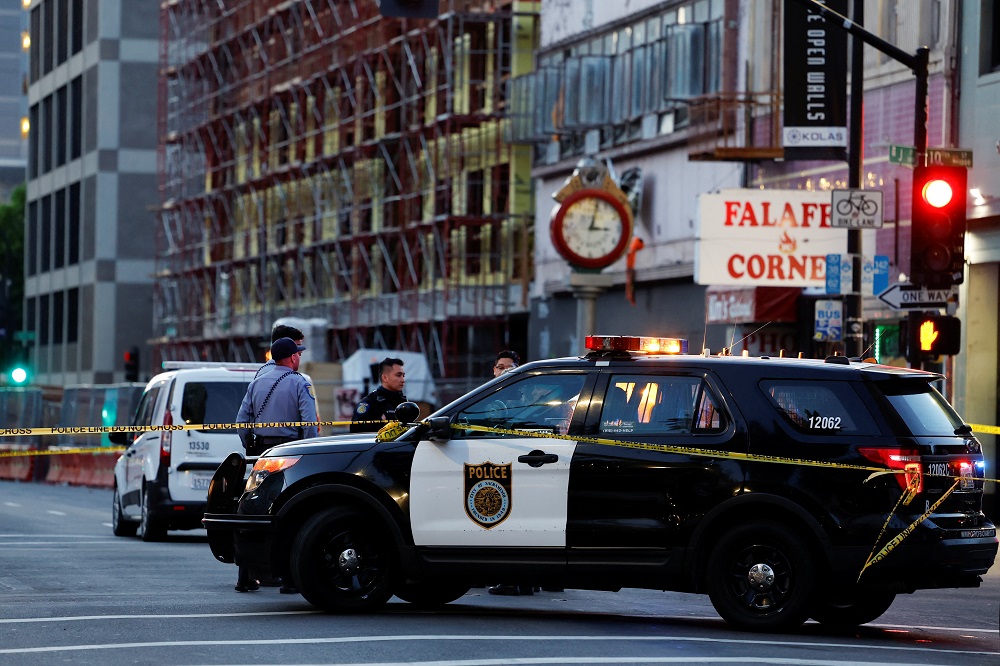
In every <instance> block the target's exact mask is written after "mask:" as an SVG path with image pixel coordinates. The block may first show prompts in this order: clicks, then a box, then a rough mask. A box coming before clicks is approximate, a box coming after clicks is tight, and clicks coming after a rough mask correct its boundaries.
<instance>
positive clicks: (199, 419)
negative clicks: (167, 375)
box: [169, 370, 253, 502]
mask: <svg viewBox="0 0 1000 666" xmlns="http://www.w3.org/2000/svg"><path fill="white" fill-rule="evenodd" d="M222 372H224V373H225V375H226V376H225V377H220V376H219V374H220V372H219V371H213V372H211V373H197V375H199V376H195V373H190V374H188V373H185V374H187V376H185V377H184V380H183V382H181V381H178V385H177V386H176V387H175V390H174V395H173V396H172V400H171V402H172V405H171V409H173V410H175V411H174V413H173V421H174V423H175V424H183V425H203V424H204V425H213V424H226V423H233V422H234V421H236V414H237V412H239V408H240V403H241V402H242V400H243V396H244V395H245V394H246V390H247V386H248V385H249V383H250V380H251V379H253V372H241V371H232V370H224V371H222ZM242 451H243V444H242V443H241V442H240V438H239V435H238V434H237V432H236V430H235V429H218V428H197V429H192V430H183V431H176V432H173V433H172V443H171V467H172V468H173V473H172V474H171V475H170V482H169V486H170V496H171V498H172V499H173V500H174V501H178V502H203V501H205V499H206V496H207V493H208V486H209V483H210V482H211V481H212V475H213V474H214V473H215V470H216V469H218V467H219V465H220V464H221V463H222V461H223V460H225V459H226V457H227V456H228V455H229V454H231V453H234V452H242Z"/></svg>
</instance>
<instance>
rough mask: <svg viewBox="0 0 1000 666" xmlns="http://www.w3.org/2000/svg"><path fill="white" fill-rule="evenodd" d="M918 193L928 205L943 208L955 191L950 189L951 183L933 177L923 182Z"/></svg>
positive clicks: (949, 201)
mask: <svg viewBox="0 0 1000 666" xmlns="http://www.w3.org/2000/svg"><path fill="white" fill-rule="evenodd" d="M920 195H921V197H922V198H923V200H924V201H926V202H927V204H928V205H930V206H934V208H944V207H945V206H947V205H948V204H950V203H951V200H952V198H953V197H954V196H955V193H954V192H953V191H952V189H951V183H949V182H948V181H947V180H942V179H941V178H935V179H933V180H929V181H927V182H926V183H924V186H923V189H921V191H920Z"/></svg>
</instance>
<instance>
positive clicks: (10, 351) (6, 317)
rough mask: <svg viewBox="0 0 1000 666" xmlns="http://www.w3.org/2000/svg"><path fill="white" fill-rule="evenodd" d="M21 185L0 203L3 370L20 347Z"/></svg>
mask: <svg viewBox="0 0 1000 666" xmlns="http://www.w3.org/2000/svg"><path fill="white" fill-rule="evenodd" d="M24 200H25V188H24V185H23V184H21V185H18V186H17V187H15V188H14V189H13V191H11V193H10V201H8V202H7V203H5V204H0V360H2V361H3V363H4V367H6V364H7V362H8V361H10V360H13V355H14V352H15V350H17V349H19V347H20V345H19V344H16V343H15V342H14V338H13V335H14V332H15V331H18V330H20V329H21V326H22V321H23V320H24V311H23V308H24Z"/></svg>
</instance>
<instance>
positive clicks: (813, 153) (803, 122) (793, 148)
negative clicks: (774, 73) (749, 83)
mask: <svg viewBox="0 0 1000 666" xmlns="http://www.w3.org/2000/svg"><path fill="white" fill-rule="evenodd" d="M824 4H825V5H826V6H827V7H828V8H829V9H832V10H833V11H835V12H838V13H840V14H844V15H846V14H847V0H826V2H825V3H824ZM784 11H785V30H784V36H785V52H784V54H783V55H784V61H785V72H784V73H785V95H784V101H785V104H784V108H785V117H784V121H785V126H784V129H783V133H782V143H783V145H784V148H785V159H788V160H798V159H817V160H822V159H827V160H843V159H846V148H847V31H846V30H844V29H843V28H842V27H841V26H839V25H835V24H834V23H832V22H830V21H827V20H826V19H824V18H823V16H822V14H820V13H819V12H815V11H812V10H811V9H809V8H808V7H806V6H803V5H802V4H800V3H798V2H785V3H784Z"/></svg>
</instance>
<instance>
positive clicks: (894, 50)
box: [791, 0, 930, 356]
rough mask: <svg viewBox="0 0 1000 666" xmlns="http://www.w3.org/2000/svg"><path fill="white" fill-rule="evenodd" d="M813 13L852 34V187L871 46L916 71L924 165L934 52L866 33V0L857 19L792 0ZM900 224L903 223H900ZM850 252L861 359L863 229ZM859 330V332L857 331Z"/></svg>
mask: <svg viewBox="0 0 1000 666" xmlns="http://www.w3.org/2000/svg"><path fill="white" fill-rule="evenodd" d="M791 1H792V2H796V3H798V4H800V5H802V6H804V7H806V8H807V9H809V10H810V11H813V12H816V13H817V14H820V15H821V16H822V17H823V18H824V19H826V20H827V21H830V23H831V24H832V25H836V26H839V27H840V28H841V29H843V30H846V31H847V33H848V34H850V35H851V37H852V38H853V39H852V50H851V63H852V66H851V127H850V147H849V150H848V187H851V188H857V187H859V186H860V184H861V175H862V170H863V163H862V162H863V160H862V145H863V142H862V135H861V129H862V126H863V125H862V118H861V115H862V104H861V102H862V96H863V92H864V62H863V55H864V52H863V45H864V44H868V45H869V46H871V47H872V48H874V49H876V50H878V51H881V52H882V53H884V54H886V55H887V56H889V57H890V58H892V59H893V60H895V61H897V62H900V63H902V64H903V65H905V66H906V67H908V68H909V69H910V71H912V72H913V76H914V77H916V79H917V81H916V90H915V91H914V102H913V107H914V118H913V146H914V148H915V149H916V150H915V153H916V161H917V164H923V163H924V158H925V155H926V153H927V78H928V74H927V64H928V61H929V58H930V49H928V48H927V47H926V46H921V47H920V48H918V49H917V52H916V53H915V54H913V55H911V54H909V53H907V52H906V51H904V50H902V49H901V48H899V47H898V46H896V45H895V44H890V43H889V42H887V41H885V40H884V39H882V38H881V37H879V36H878V35H874V34H872V33H870V32H868V31H867V30H865V29H864V28H863V27H861V25H859V22H861V21H863V20H864V0H854V4H853V11H852V14H853V15H854V19H855V20H853V21H852V20H851V19H849V18H847V17H846V16H844V15H842V14H840V13H838V12H835V11H833V10H832V9H830V8H828V7H827V6H826V5H823V4H821V3H820V2H818V0H791ZM896 223H897V224H899V222H898V221H897V222H896ZM847 252H848V253H849V254H851V255H852V256H853V262H854V284H853V288H852V292H853V293H851V294H850V295H848V296H847V298H846V299H845V303H844V305H845V306H846V307H845V313H844V314H845V319H846V321H845V323H846V324H847V326H846V327H845V328H846V331H847V335H846V336H845V337H846V346H845V349H844V351H845V354H846V355H847V356H860V355H861V353H862V351H863V349H862V345H863V344H864V340H863V331H864V322H863V320H862V304H863V298H862V296H861V252H862V248H861V230H860V229H849V230H848V232H847ZM855 329H856V330H855Z"/></svg>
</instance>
